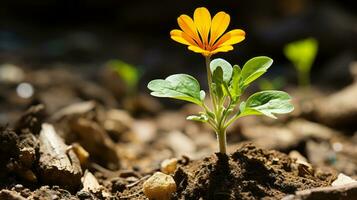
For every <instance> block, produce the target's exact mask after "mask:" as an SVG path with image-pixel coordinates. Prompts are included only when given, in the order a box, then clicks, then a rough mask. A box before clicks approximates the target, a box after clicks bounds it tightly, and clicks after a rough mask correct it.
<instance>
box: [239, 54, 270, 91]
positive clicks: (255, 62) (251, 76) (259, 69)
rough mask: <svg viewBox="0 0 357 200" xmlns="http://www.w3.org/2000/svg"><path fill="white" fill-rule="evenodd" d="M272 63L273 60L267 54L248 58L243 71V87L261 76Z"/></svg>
mask: <svg viewBox="0 0 357 200" xmlns="http://www.w3.org/2000/svg"><path fill="white" fill-rule="evenodd" d="M272 64H273V60H272V59H271V58H269V57H266V56H258V57H254V58H252V59H250V60H248V61H247V62H246V63H245V64H244V66H243V69H242V72H241V87H246V86H248V85H249V84H250V83H251V82H253V81H254V80H255V79H257V78H259V77H260V76H261V75H263V74H264V73H265V72H266V71H267V69H268V68H269V67H270V66H271V65H272Z"/></svg>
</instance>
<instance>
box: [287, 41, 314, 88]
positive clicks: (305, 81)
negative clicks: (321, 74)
mask: <svg viewBox="0 0 357 200" xmlns="http://www.w3.org/2000/svg"><path fill="white" fill-rule="evenodd" d="M317 50H318V42H317V40H316V39H314V38H308V39H304V40H299V41H295V42H292V43H289V44H287V45H286V46H285V47H284V54H285V56H286V57H287V58H288V59H289V60H290V62H292V63H293V65H294V67H295V69H296V71H297V72H298V81H299V86H300V87H306V86H310V71H311V67H312V64H313V63H314V60H315V57H316V54H317Z"/></svg>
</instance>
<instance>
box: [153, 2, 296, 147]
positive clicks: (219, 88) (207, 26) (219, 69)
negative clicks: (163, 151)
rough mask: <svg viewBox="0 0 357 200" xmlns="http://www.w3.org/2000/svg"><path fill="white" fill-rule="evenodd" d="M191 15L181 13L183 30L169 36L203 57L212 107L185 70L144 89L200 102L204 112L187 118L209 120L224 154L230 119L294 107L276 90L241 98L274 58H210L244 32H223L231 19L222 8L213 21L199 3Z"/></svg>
mask: <svg viewBox="0 0 357 200" xmlns="http://www.w3.org/2000/svg"><path fill="white" fill-rule="evenodd" d="M193 18H194V19H193V20H192V19H191V17H189V16H187V15H181V16H180V17H179V18H178V24H179V26H180V28H181V29H182V31H181V30H173V31H171V38H172V39H173V40H175V41H177V42H180V43H182V44H185V45H188V49H189V50H192V51H194V52H196V53H201V54H202V55H203V56H204V57H205V59H206V69H207V79H208V86H209V95H210V97H211V101H212V106H211V108H210V107H209V106H208V105H206V104H205V101H204V99H205V97H206V93H205V92H204V91H203V90H201V89H200V85H199V83H198V81H197V80H196V79H195V78H194V77H192V76H190V75H187V74H174V75H171V76H169V77H167V78H166V79H157V80H153V81H151V82H150V83H149V84H148V88H149V89H150V90H151V91H152V92H151V95H153V96H156V97H167V98H174V99H179V100H184V101H188V102H191V103H194V104H197V105H199V106H200V107H202V109H203V110H202V112H200V113H198V114H197V115H191V116H188V117H187V119H188V120H194V121H199V122H205V123H208V124H209V125H210V126H211V127H212V128H213V129H214V131H215V132H216V134H217V139H218V144H219V151H220V152H221V153H226V130H227V128H228V127H229V126H230V125H231V124H232V123H233V122H234V121H236V120H237V119H239V118H241V117H244V116H248V115H266V116H268V117H271V118H276V117H275V115H274V114H283V113H288V112H291V111H292V110H293V109H294V107H293V105H292V104H291V103H290V96H289V95H288V94H287V93H285V92H282V91H275V90H267V91H261V92H257V93H255V94H253V95H251V96H250V97H249V98H247V99H246V100H245V101H241V96H242V94H243V93H244V91H245V89H246V88H247V87H248V86H249V85H250V84H251V83H252V82H253V81H254V80H255V79H257V78H259V77H260V76H261V75H263V74H264V73H265V72H266V71H267V69H268V68H269V67H270V66H271V64H272V63H273V60H272V59H270V58H268V57H266V56H259V57H255V58H252V59H250V60H249V61H248V62H246V63H245V64H244V65H243V67H242V68H241V67H239V66H238V65H234V66H232V65H231V64H230V63H229V62H227V61H225V60H224V59H222V58H217V59H214V60H211V56H212V55H213V54H215V53H218V52H226V51H230V50H232V49H233V47H232V45H233V44H236V43H239V42H241V41H242V40H244V38H245V32H244V31H243V30H240V29H235V30H232V31H229V32H228V33H225V34H223V33H224V32H225V30H226V29H227V27H228V25H229V21H230V16H229V15H228V14H226V13H225V12H219V13H217V14H216V15H215V16H214V17H213V19H212V20H211V15H210V13H209V11H208V10H207V9H206V8H203V7H202V8H197V9H196V10H195V12H194V17H193Z"/></svg>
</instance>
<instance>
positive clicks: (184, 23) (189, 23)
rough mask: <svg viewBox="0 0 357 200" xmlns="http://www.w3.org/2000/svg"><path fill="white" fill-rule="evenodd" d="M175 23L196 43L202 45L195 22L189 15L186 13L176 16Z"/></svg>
mask: <svg viewBox="0 0 357 200" xmlns="http://www.w3.org/2000/svg"><path fill="white" fill-rule="evenodd" d="M177 23H178V25H179V26H180V28H181V29H182V30H183V32H185V33H186V34H187V35H189V36H190V37H191V38H193V39H194V40H195V41H196V42H197V43H198V44H201V45H202V42H201V39H200V37H199V36H198V33H197V29H196V26H195V23H194V22H193V20H192V18H191V17H189V16H188V15H181V16H180V17H178V18H177Z"/></svg>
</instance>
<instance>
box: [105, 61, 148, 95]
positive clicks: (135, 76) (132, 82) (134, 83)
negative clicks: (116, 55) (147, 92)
mask: <svg viewBox="0 0 357 200" xmlns="http://www.w3.org/2000/svg"><path fill="white" fill-rule="evenodd" d="M107 66H108V67H110V68H111V69H113V70H114V71H115V72H116V73H117V74H118V76H119V77H120V78H121V80H122V81H123V82H124V84H125V85H126V86H127V89H128V92H129V94H133V93H136V90H137V87H138V82H139V80H140V78H141V73H140V72H139V70H138V69H137V68H136V67H135V66H133V65H131V64H128V63H126V62H124V61H121V60H118V59H116V60H110V61H108V62H107Z"/></svg>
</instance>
